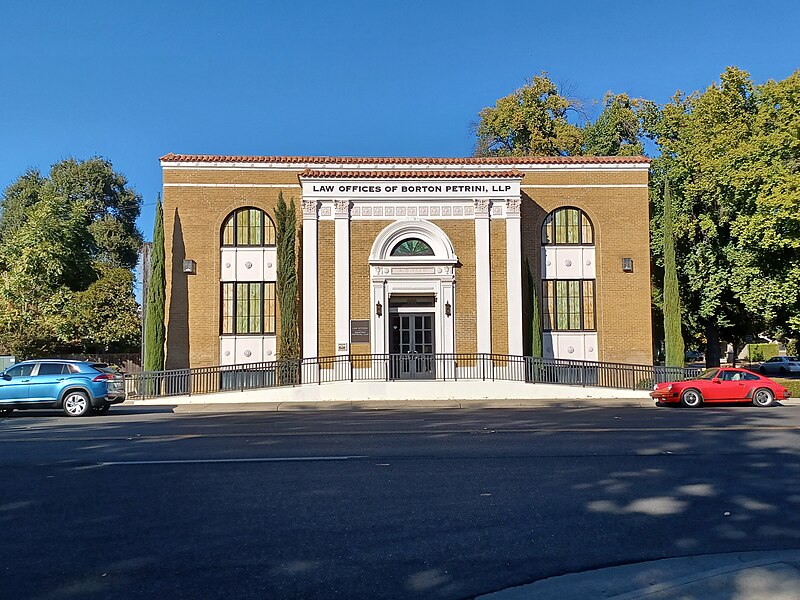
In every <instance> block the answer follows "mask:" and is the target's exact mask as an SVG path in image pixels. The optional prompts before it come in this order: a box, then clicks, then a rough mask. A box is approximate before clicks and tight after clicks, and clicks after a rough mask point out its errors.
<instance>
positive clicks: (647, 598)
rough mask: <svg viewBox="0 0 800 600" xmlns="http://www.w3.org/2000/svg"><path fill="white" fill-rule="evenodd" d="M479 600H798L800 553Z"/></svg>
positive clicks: (679, 562) (592, 579)
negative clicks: (600, 599)
mask: <svg viewBox="0 0 800 600" xmlns="http://www.w3.org/2000/svg"><path fill="white" fill-rule="evenodd" d="M479 598H480V600H534V599H535V600H593V599H595V598H597V599H599V598H603V599H609V600H638V599H642V600H701V599H702V600H798V599H800V550H784V551H779V552H737V553H732V554H707V555H703V556H688V557H683V558H669V559H664V560H656V561H650V562H642V563H635V564H630V565H623V566H619V567H610V568H607V569H597V570H594V571H587V572H584V573H572V574H570V575H562V576H561V577H551V578H549V579H543V580H541V581H537V582H535V583H531V584H529V585H523V586H519V587H514V588H509V589H507V590H503V591H500V592H495V593H492V594H486V595H483V596H479Z"/></svg>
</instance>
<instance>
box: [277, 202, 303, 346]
mask: <svg viewBox="0 0 800 600" xmlns="http://www.w3.org/2000/svg"><path fill="white" fill-rule="evenodd" d="M296 238H297V209H296V207H295V203H294V199H292V200H291V201H290V203H289V205H288V206H287V204H286V201H285V200H284V199H283V193H279V194H278V204H277V206H276V208H275V243H276V245H277V249H276V250H277V259H278V266H277V273H276V280H277V281H276V292H277V295H278V308H279V310H280V319H281V330H280V339H279V340H278V358H280V359H293V358H299V356H300V343H299V328H298V318H297V302H298V293H297V258H296V250H295V244H296Z"/></svg>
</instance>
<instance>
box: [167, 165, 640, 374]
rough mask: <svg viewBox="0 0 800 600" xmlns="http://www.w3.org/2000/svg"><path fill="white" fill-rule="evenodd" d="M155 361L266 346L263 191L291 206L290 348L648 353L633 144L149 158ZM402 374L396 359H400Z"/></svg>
mask: <svg viewBox="0 0 800 600" xmlns="http://www.w3.org/2000/svg"><path fill="white" fill-rule="evenodd" d="M161 166H162V170H163V180H164V228H165V241H166V255H167V365H166V366H167V368H168V369H173V368H183V367H200V366H211V365H219V364H241V363H248V362H261V361H269V360H273V359H274V358H275V354H276V348H277V344H276V337H277V333H278V331H277V330H278V328H279V326H280V323H279V318H278V317H277V315H278V314H279V312H278V311H279V307H278V306H277V301H276V298H275V283H274V282H275V277H276V265H277V256H276V248H275V245H274V243H275V229H274V218H275V205H276V203H277V199H278V194H279V193H280V192H282V193H283V196H284V198H285V199H286V201H287V202H288V201H289V200H290V199H292V198H294V200H295V202H296V203H297V210H298V225H299V228H298V279H299V282H300V296H301V297H300V304H299V306H300V314H301V334H300V335H301V344H302V355H303V356H305V357H315V356H335V355H342V354H384V353H391V354H408V353H420V354H425V353H454V352H462V353H474V352H481V353H494V354H512V355H521V354H528V353H529V348H530V339H531V334H530V331H531V313H532V311H531V298H532V294H531V290H530V283H529V282H532V283H533V286H535V290H536V296H537V297H538V299H539V301H540V302H541V307H542V322H543V323H542V324H543V329H544V332H543V349H544V355H545V356H549V357H558V358H570V359H585V360H599V361H607V362H626V363H639V364H650V363H651V362H652V352H651V347H652V344H651V323H650V259H649V237H648V236H649V228H648V219H649V215H648V188H647V185H648V168H649V162H648V160H647V159H646V158H644V157H513V158H335V157H278V156H200V155H176V154H168V155H166V156H164V157H162V158H161ZM411 376H413V373H412V374H411Z"/></svg>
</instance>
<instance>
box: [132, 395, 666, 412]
mask: <svg viewBox="0 0 800 600" xmlns="http://www.w3.org/2000/svg"><path fill="white" fill-rule="evenodd" d="M176 400H177V401H176ZM121 406H171V407H173V412H176V413H198V412H285V411H315V410H430V409H467V410H478V409H484V408H489V409H491V408H601V407H602V408H640V407H649V406H654V403H653V401H652V400H644V399H635V398H592V399H586V398H573V399H564V398H550V399H547V398H534V399H530V400H517V399H502V398H498V399H481V400H417V399H412V400H405V399H400V400H351V401H337V400H307V401H297V402H224V403H223V402H208V403H203V402H197V401H193V402H181V401H180V399H171V398H158V399H155V400H127V401H126V402H125V403H124V404H122V405H121Z"/></svg>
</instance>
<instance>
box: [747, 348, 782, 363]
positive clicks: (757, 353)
mask: <svg viewBox="0 0 800 600" xmlns="http://www.w3.org/2000/svg"><path fill="white" fill-rule="evenodd" d="M748 353H749V357H750V361H751V362H762V361H765V360H767V359H768V358H772V357H773V356H778V345H777V344H748Z"/></svg>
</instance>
